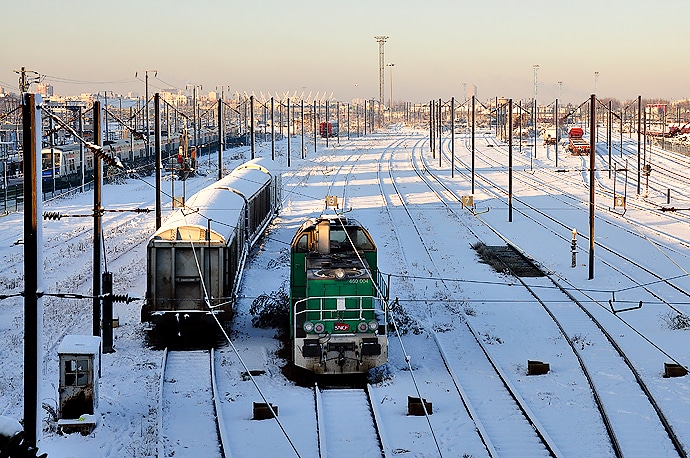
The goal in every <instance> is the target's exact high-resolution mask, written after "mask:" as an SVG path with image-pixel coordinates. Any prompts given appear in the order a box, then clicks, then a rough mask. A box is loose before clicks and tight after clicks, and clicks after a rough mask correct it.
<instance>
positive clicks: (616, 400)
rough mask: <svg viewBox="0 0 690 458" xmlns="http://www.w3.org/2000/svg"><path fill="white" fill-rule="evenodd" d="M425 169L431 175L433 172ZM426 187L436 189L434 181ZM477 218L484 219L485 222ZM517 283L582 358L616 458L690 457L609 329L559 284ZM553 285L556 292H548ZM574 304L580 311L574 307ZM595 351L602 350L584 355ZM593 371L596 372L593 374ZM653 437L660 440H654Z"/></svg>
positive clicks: (551, 281) (554, 281)
mask: <svg viewBox="0 0 690 458" xmlns="http://www.w3.org/2000/svg"><path fill="white" fill-rule="evenodd" d="M425 170H426V171H427V172H428V170H429V169H428V168H425ZM432 176H433V175H432ZM420 177H422V175H421V174H420ZM422 178H423V177H422ZM433 179H434V180H435V182H436V183H437V184H438V186H440V188H441V189H440V190H439V191H437V192H436V194H437V195H438V196H439V198H440V196H441V195H442V194H444V193H453V191H451V190H450V189H449V188H448V186H446V185H445V184H443V183H442V180H441V179H440V178H438V177H436V176H433ZM427 183H428V184H429V185H430V187H431V186H432V184H431V183H430V180H427ZM453 200H455V201H456V202H457V201H459V200H460V199H459V196H457V195H455V196H454V199H453ZM478 219H479V220H481V217H478ZM482 222H483V223H484V224H485V225H486V226H487V227H489V228H490V229H491V230H492V231H493V232H494V233H496V234H498V235H499V236H500V237H501V238H502V239H503V240H504V241H505V242H506V243H507V244H513V245H515V244H514V242H511V241H510V240H508V239H507V238H505V237H504V236H502V235H500V232H499V231H498V230H496V229H495V228H492V227H491V226H490V225H489V224H488V223H487V222H486V221H482ZM516 278H517V279H518V281H520V283H521V284H522V285H523V286H524V287H525V288H527V289H528V290H529V291H530V294H531V295H532V296H533V297H534V298H535V299H536V300H537V301H539V303H540V304H541V305H542V306H543V307H544V309H545V310H546V311H547V313H548V314H549V316H551V318H552V319H553V320H554V322H555V323H556V324H557V326H558V327H559V329H560V330H561V332H562V333H563V336H564V337H565V338H566V340H567V341H568V343H569V344H570V346H571V348H572V350H573V351H574V352H575V354H577V358H578V361H580V365H581V368H582V370H583V372H584V373H585V375H586V377H587V379H588V381H589V384H590V387H591V388H592V392H593V394H594V397H595V399H596V401H597V405H598V406H599V409H600V412H601V415H602V419H603V421H604V423H605V425H606V428H607V431H608V433H609V436H610V438H611V444H612V447H613V449H614V452H615V454H616V456H624V455H629V454H631V453H638V452H639V451H640V450H645V452H644V453H643V454H644V455H646V456H668V455H669V454H670V453H673V452H674V451H675V452H676V453H677V454H678V455H679V456H687V452H686V451H685V449H684V446H683V444H682V442H681V440H680V439H679V438H678V436H677V434H676V432H675V430H674V428H673V426H672V425H671V423H670V422H669V420H668V419H667V418H666V416H665V415H664V413H663V411H662V409H661V407H660V406H659V404H658V403H657V401H656V400H655V398H654V396H653V395H652V393H651V392H650V390H649V388H648V387H647V385H646V383H645V382H644V380H643V379H642V377H641V376H640V373H639V372H638V370H637V369H636V368H635V366H634V365H633V363H632V362H631V361H630V359H629V358H628V357H627V356H626V354H625V353H624V351H623V350H622V348H621V347H620V346H619V345H618V344H617V343H616V341H615V340H614V339H613V338H612V337H611V335H610V334H609V333H608V332H607V331H606V329H605V328H604V327H603V326H602V325H601V324H600V323H599V322H598V321H597V320H596V319H595V318H594V317H593V316H592V315H591V314H590V313H589V312H588V311H587V310H586V309H585V308H584V307H583V306H582V305H581V304H580V303H579V302H577V301H576V300H575V298H574V297H573V296H572V294H571V293H569V292H568V291H566V289H565V288H564V287H563V286H562V285H560V284H559V282H558V281H557V279H555V278H553V277H550V276H547V277H546V278H547V279H548V280H544V284H539V280H536V279H531V280H530V284H529V285H528V284H527V283H526V282H525V281H523V280H522V279H521V278H519V277H517V276H516ZM554 285H555V286H557V289H555V290H554V289H549V287H551V288H552V287H553V286H554ZM571 287H572V286H571ZM537 291H538V292H537ZM547 295H549V297H546V296H547ZM573 303H574V304H576V305H577V306H578V307H575V308H573V307H571V306H570V305H569V304H573ZM583 339H584V341H583ZM590 346H592V347H596V348H597V349H598V350H597V351H596V352H592V351H585V349H586V348H589V347H590ZM578 347H581V348H578ZM592 367H593V368H595V369H594V370H590V369H589V368H592ZM613 374H615V376H614V375H613ZM613 377H615V378H616V380H615V382H614V381H612V378H613ZM612 385H615V389H612V388H609V386H612ZM651 436H655V437H656V438H655V439H650V437H651ZM641 438H644V439H642V440H641Z"/></svg>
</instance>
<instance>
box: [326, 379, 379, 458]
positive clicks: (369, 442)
mask: <svg viewBox="0 0 690 458" xmlns="http://www.w3.org/2000/svg"><path fill="white" fill-rule="evenodd" d="M314 391H315V393H314V394H315V400H316V411H317V415H318V435H319V456H320V457H321V458H326V457H329V458H337V457H340V456H342V457H351V456H353V453H355V451H356V454H357V455H359V456H366V457H375V456H384V454H383V447H382V445H381V440H380V437H379V433H378V425H377V423H376V421H375V418H374V413H373V409H372V407H371V405H370V398H369V396H368V394H367V391H365V390H363V389H346V388H333V389H325V390H322V389H320V388H319V387H318V386H315V387H314Z"/></svg>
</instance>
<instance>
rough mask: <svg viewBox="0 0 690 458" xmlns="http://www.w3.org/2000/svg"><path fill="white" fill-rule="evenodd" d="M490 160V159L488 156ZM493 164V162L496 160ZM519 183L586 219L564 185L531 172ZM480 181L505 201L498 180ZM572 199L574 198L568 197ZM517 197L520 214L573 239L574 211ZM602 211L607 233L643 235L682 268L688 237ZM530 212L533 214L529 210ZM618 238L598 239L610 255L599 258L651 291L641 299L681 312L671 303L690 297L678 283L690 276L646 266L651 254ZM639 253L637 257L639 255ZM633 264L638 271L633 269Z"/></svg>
mask: <svg viewBox="0 0 690 458" xmlns="http://www.w3.org/2000/svg"><path fill="white" fill-rule="evenodd" d="M487 160H488V159H487ZM492 163H493V161H492ZM459 173H464V172H463V171H462V170H459ZM514 179H515V180H516V181H517V182H522V183H524V184H525V185H526V186H528V188H529V189H530V191H529V192H530V193H531V192H540V193H541V192H543V191H544V190H547V191H549V192H550V194H549V196H548V199H549V200H550V201H551V200H553V201H556V202H560V203H563V204H564V205H566V206H567V207H568V208H571V209H572V210H576V211H577V212H578V213H580V214H581V215H582V216H581V217H580V220H581V221H582V220H584V218H585V215H584V211H583V210H584V208H583V205H582V202H580V201H577V200H574V199H572V198H569V196H561V195H560V193H561V190H560V188H557V187H555V186H553V185H551V184H550V183H549V182H548V181H547V180H544V179H537V177H536V176H535V177H532V176H531V175H529V174H524V177H517V178H514ZM479 180H480V181H481V182H483V183H486V184H487V186H485V187H484V188H483V189H484V191H485V192H486V193H487V194H488V195H491V196H494V197H495V198H497V199H501V200H502V201H504V202H505V193H503V192H502V191H499V190H500V189H501V187H500V184H499V183H497V182H496V180H495V179H490V178H488V177H485V176H480V178H479ZM567 199H571V200H572V201H571V200H567ZM513 200H514V201H515V202H518V203H519V204H520V208H514V211H515V212H516V213H519V214H521V215H523V216H524V217H526V218H528V219H530V220H533V221H535V222H537V220H536V219H535V217H534V215H539V217H540V220H539V221H538V222H537V223H538V224H539V225H541V226H542V227H544V228H545V229H547V230H548V231H550V232H552V233H553V234H554V235H556V236H557V237H559V238H561V239H562V240H563V242H564V243H568V242H569V238H568V237H567V236H564V235H563V234H568V233H569V232H570V229H571V228H572V226H573V225H574V221H576V220H574V217H573V214H572V212H565V213H564V212H562V211H560V212H559V211H556V210H555V207H556V205H554V204H548V208H549V209H550V211H551V213H555V214H556V215H557V216H553V215H551V214H549V213H547V212H546V211H545V210H543V209H542V208H540V207H544V206H545V202H544V201H543V200H540V205H535V204H531V203H530V202H528V201H527V200H526V199H522V198H515V197H513ZM599 210H604V211H603V214H605V215H608V216H609V217H610V218H606V219H604V220H603V222H604V223H605V224H606V229H607V233H608V232H610V231H615V230H620V231H625V232H627V233H628V234H631V235H633V236H635V237H637V238H639V240H640V243H642V244H643V246H646V245H650V244H651V245H652V246H653V247H655V250H656V251H657V252H658V253H660V254H661V256H662V257H663V258H664V261H665V262H666V264H667V265H669V266H670V268H671V269H675V271H678V262H679V261H681V260H684V259H687V257H688V254H687V250H684V249H682V248H687V247H690V245H688V242H687V240H685V239H683V238H682V237H681V236H679V235H673V234H669V233H667V232H665V231H659V230H656V229H650V228H647V227H646V226H644V225H643V223H642V222H641V221H635V220H633V219H630V218H628V217H624V216H620V215H618V214H615V213H611V212H608V211H607V210H606V209H603V208H602V207H600V208H599ZM528 211H529V213H528ZM657 214H658V215H659V216H660V217H663V218H664V219H665V220H673V219H674V218H673V217H669V216H668V215H661V213H660V212H657ZM565 217H567V218H568V222H567V223H566V222H564V221H563V219H564V218H565ZM619 219H624V223H626V224H625V225H623V224H620V223H617V222H616V221H617V220H619ZM664 226H665V227H669V226H670V222H669V224H665V225H664ZM676 231H677V232H678V231H680V232H682V229H676ZM652 235H658V236H659V237H661V238H663V239H665V240H667V242H666V243H662V242H661V241H660V240H658V239H657V240H654V241H653V242H652V241H651V240H650V236H652ZM580 237H581V238H582V239H584V240H586V241H588V236H587V235H586V234H580ZM617 239H618V237H614V236H613V234H612V236H606V237H601V236H600V237H598V239H597V240H595V246H596V247H597V248H601V249H603V250H604V251H605V252H606V254H607V256H606V257H604V256H602V255H601V254H600V255H599V258H600V259H601V261H602V262H604V263H605V264H606V265H607V266H608V267H610V268H612V269H614V270H616V271H617V272H618V273H620V274H621V275H622V276H623V277H625V278H627V279H629V280H630V282H631V283H632V285H635V286H636V287H639V288H641V289H643V290H645V291H646V292H647V293H648V294H649V298H645V297H642V298H641V299H642V300H643V301H647V300H658V301H661V302H662V303H666V304H667V305H669V307H671V308H672V309H674V310H675V311H676V312H679V310H678V309H677V308H676V307H673V306H672V305H671V304H672V303H673V302H681V303H682V302H684V301H687V298H688V297H690V293H689V292H688V291H689V290H688V288H687V287H685V286H684V285H683V284H677V283H678V282H680V281H682V280H683V279H684V278H685V277H686V276H685V275H677V276H676V275H669V274H660V273H657V270H658V269H659V262H658V260H657V262H656V263H655V265H654V268H651V267H649V266H647V265H644V264H643V263H642V261H643V260H647V261H648V260H649V259H650V255H647V256H646V257H645V259H641V257H640V255H639V254H637V253H636V250H633V251H630V250H627V251H629V253H628V254H624V251H626V247H625V246H620V245H619V244H618V243H617ZM636 254H637V256H636ZM654 254H655V253H651V256H654ZM616 259H618V260H622V261H623V262H624V263H625V264H626V268H620V267H618V265H617V264H616V262H615V260H616ZM630 266H632V268H633V269H634V270H631V269H630ZM680 272H681V273H683V270H682V269H680ZM669 277H676V278H675V281H674V278H669ZM650 283H653V284H655V285H657V286H656V287H655V288H654V289H653V288H650V287H649V286H647V285H648V284H650ZM659 283H662V284H665V285H666V286H668V287H669V290H668V292H667V293H666V297H667V299H665V298H664V297H663V294H660V293H659V291H658V284H659Z"/></svg>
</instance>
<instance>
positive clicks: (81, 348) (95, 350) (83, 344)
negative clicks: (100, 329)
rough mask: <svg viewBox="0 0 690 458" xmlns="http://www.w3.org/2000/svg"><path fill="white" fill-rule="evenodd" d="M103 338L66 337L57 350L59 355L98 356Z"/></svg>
mask: <svg viewBox="0 0 690 458" xmlns="http://www.w3.org/2000/svg"><path fill="white" fill-rule="evenodd" d="M100 349H101V338H100V337H97V336H76V335H66V336H65V337H64V338H63V339H62V342H60V346H59V347H58V349H57V352H58V355H62V354H70V355H98V354H99V353H100Z"/></svg>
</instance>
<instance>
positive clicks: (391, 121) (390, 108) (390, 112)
mask: <svg viewBox="0 0 690 458" xmlns="http://www.w3.org/2000/svg"><path fill="white" fill-rule="evenodd" d="M394 66H395V64H393V63H391V64H386V67H389V68H390V86H391V89H390V91H391V98H390V99H389V102H388V110H389V112H388V116H389V117H390V123H391V124H393V67H394Z"/></svg>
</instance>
